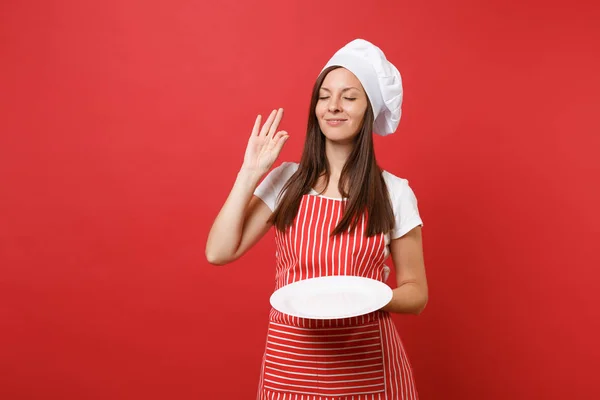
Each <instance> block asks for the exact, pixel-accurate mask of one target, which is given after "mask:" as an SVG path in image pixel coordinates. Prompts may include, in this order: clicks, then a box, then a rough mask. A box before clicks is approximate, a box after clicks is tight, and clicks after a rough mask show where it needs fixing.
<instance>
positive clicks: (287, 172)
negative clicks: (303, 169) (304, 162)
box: [254, 162, 298, 211]
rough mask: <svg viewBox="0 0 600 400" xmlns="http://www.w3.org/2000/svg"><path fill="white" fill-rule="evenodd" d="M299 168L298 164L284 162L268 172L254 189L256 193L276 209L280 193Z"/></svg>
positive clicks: (273, 209)
mask: <svg viewBox="0 0 600 400" xmlns="http://www.w3.org/2000/svg"><path fill="white" fill-rule="evenodd" d="M297 169H298V164H296V163H293V162H283V163H282V164H281V165H280V166H278V167H276V168H274V169H273V170H271V172H269V173H268V174H267V176H266V177H265V179H263V181H262V182H261V183H260V184H259V185H258V186H257V187H256V189H255V190H254V195H256V196H257V197H259V198H260V199H262V201H264V202H265V204H266V205H267V206H268V207H269V209H270V210H271V211H275V208H276V207H277V205H278V201H279V193H280V192H281V190H282V189H283V186H284V185H285V183H286V182H287V181H288V180H289V179H290V178H291V176H292V175H293V174H294V172H296V170H297Z"/></svg>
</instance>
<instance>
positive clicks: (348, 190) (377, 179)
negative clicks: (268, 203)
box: [269, 66, 394, 237]
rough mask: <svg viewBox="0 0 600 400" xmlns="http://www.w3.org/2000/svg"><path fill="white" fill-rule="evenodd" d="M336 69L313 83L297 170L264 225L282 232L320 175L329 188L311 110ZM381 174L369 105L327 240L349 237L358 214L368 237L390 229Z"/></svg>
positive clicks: (389, 208) (321, 138)
mask: <svg viewBox="0 0 600 400" xmlns="http://www.w3.org/2000/svg"><path fill="white" fill-rule="evenodd" d="M336 68H340V67H338V66H332V67H329V68H327V69H325V70H324V71H323V72H322V73H321V74H320V75H319V77H318V79H317V81H316V82H315V85H314V87H313V90H312V97H311V101H310V108H309V113H308V127H307V132H306V139H305V142H304V150H303V152H302V157H301V159H300V165H299V167H298V170H297V171H296V172H295V173H294V174H293V175H292V176H291V177H290V179H289V180H288V181H287V182H286V184H285V185H284V187H283V190H282V191H281V193H280V196H282V197H281V199H280V202H279V205H278V206H277V208H276V209H275V211H274V212H273V214H272V215H271V217H270V219H269V222H271V223H273V226H275V227H276V228H277V229H279V230H280V231H282V232H283V231H285V230H286V228H287V227H288V226H290V225H291V224H292V223H293V221H294V218H295V217H296V214H297V213H298V208H299V207H300V202H301V200H302V196H303V195H305V194H308V193H309V192H310V190H311V189H312V188H313V187H314V185H315V184H316V183H317V180H318V179H319V177H320V176H322V175H324V177H325V181H326V184H325V187H327V186H328V185H329V178H330V166H329V162H328V160H327V156H326V154H325V140H326V139H325V135H323V132H321V128H320V127H319V122H318V121H317V116H316V113H315V107H316V105H317V101H318V99H319V90H320V89H321V85H322V84H323V80H324V79H325V77H326V76H327V74H328V73H329V72H330V71H332V70H334V69H336ZM367 101H368V100H367ZM381 173H382V170H381V168H379V165H378V164H377V160H376V159H375V151H374V146H373V109H372V107H371V103H370V102H368V105H367V110H366V112H365V115H364V119H363V121H362V126H361V128H360V131H359V133H358V135H357V136H356V137H355V143H354V147H353V149H352V152H351V153H350V156H349V157H348V159H347V160H346V163H345V164H344V167H343V169H342V172H341V175H340V180H339V183H338V190H339V191H340V193H341V194H342V196H343V197H344V198H347V201H345V202H344V208H343V216H342V219H341V220H340V222H339V223H338V225H337V226H336V227H335V229H334V230H333V231H332V232H331V236H335V235H339V234H342V233H344V232H353V231H354V229H355V228H356V225H357V224H358V222H359V221H360V219H361V217H362V216H363V215H366V216H367V229H366V235H367V236H369V237H370V236H375V235H377V234H380V233H385V232H388V231H390V230H391V229H393V226H394V212H393V209H392V206H391V203H390V198H389V193H388V190H387V187H386V185H385V181H384V180H383V176H382V174H381Z"/></svg>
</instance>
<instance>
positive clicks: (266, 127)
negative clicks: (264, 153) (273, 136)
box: [260, 110, 277, 136]
mask: <svg viewBox="0 0 600 400" xmlns="http://www.w3.org/2000/svg"><path fill="white" fill-rule="evenodd" d="M276 112H277V110H273V111H271V114H269V118H267V120H266V121H265V124H264V125H263V127H262V129H261V130H260V136H267V134H268V133H269V128H270V127H271V124H272V123H273V119H275V114H276Z"/></svg>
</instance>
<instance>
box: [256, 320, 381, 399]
mask: <svg viewBox="0 0 600 400" xmlns="http://www.w3.org/2000/svg"><path fill="white" fill-rule="evenodd" d="M263 382H264V387H265V389H267V390H270V391H274V392H282V393H296V394H304V395H313V396H353V395H361V394H376V393H382V392H384V391H385V375H384V368H383V352H382V348H381V334H380V329H379V323H378V322H375V323H373V324H368V325H361V326H353V327H339V328H313V329H310V328H300V327H295V326H289V325H283V324H278V323H275V322H271V323H270V324H269V332H268V335H267V348H266V353H265V365H264V370H263Z"/></svg>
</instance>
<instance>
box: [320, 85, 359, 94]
mask: <svg viewBox="0 0 600 400" xmlns="http://www.w3.org/2000/svg"><path fill="white" fill-rule="evenodd" d="M350 89H355V90H358V88H355V87H354V86H350V87H347V88H344V89H342V93H343V92H347V91H348V90H350ZM320 90H325V91H327V92H329V93H331V90H329V89H327V88H326V87H321V89H320Z"/></svg>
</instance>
